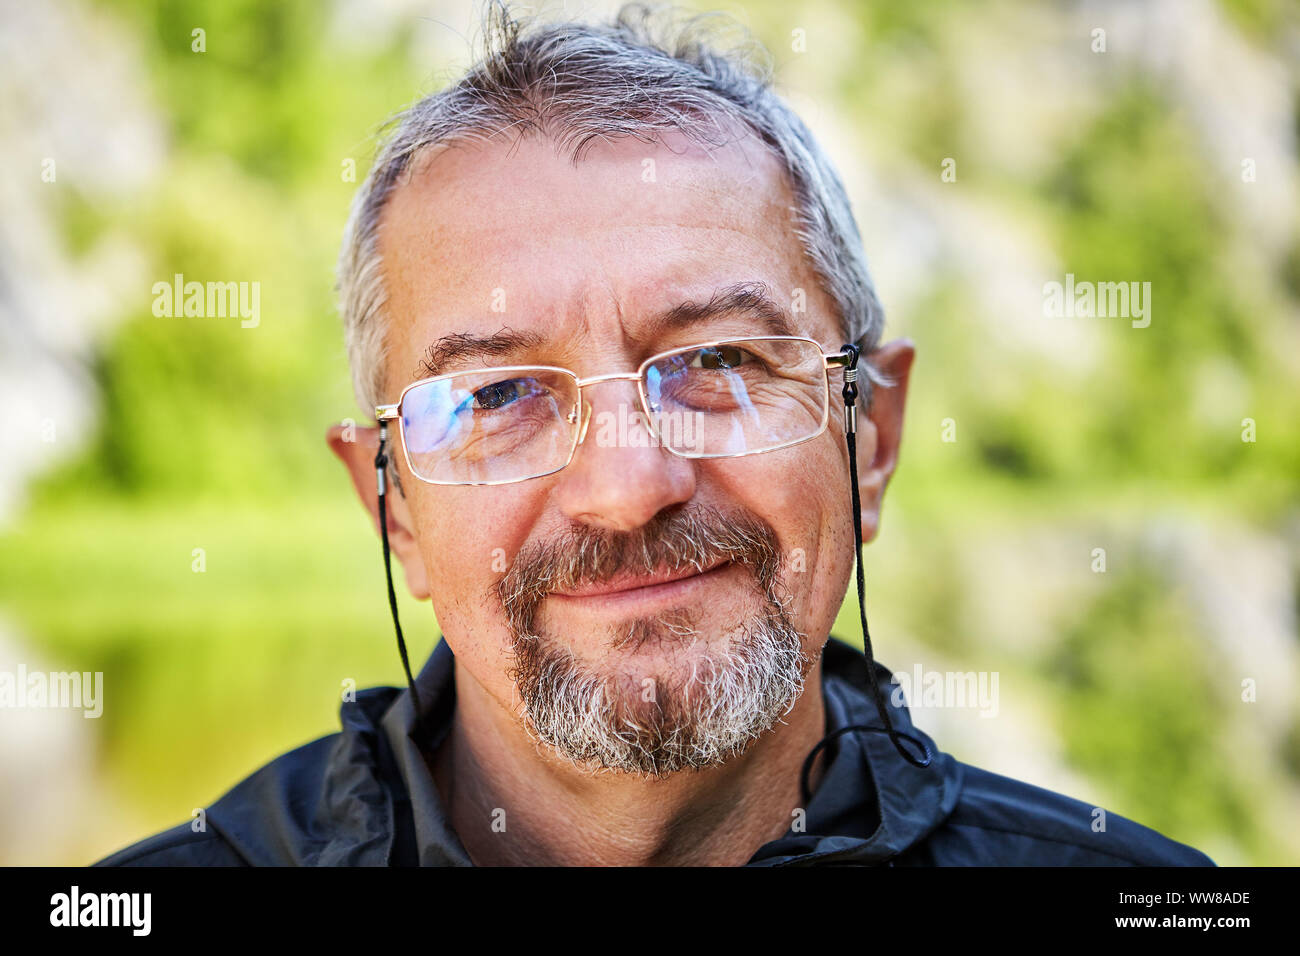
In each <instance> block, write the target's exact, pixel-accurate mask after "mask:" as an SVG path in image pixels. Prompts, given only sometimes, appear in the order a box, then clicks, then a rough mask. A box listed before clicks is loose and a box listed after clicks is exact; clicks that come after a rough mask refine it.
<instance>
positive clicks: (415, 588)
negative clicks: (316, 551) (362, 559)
mask: <svg viewBox="0 0 1300 956" xmlns="http://www.w3.org/2000/svg"><path fill="white" fill-rule="evenodd" d="M325 441H326V443H327V444H328V445H329V447H330V450H331V451H332V452H334V455H335V457H336V458H338V459H339V461H340V462H342V463H343V466H344V467H345V468H346V469H347V471H348V475H349V476H350V477H351V478H352V487H353V488H354V489H355V490H356V493H357V497H358V498H359V499H360V500H361V505H362V507H363V508H365V509H366V512H367V513H368V514H369V515H370V520H371V523H372V525H373V527H374V529H375V535H376V536H379V533H380V532H379V488H378V482H377V480H376V476H375V455H376V453H377V452H378V450H379V429H378V428H372V427H358V426H355V425H346V426H345V425H333V426H331V427H330V428H329V430H328V431H327V432H326V433H325ZM392 454H393V441H392V433H391V432H390V433H389V455H390V456H391V455H392ZM384 500H385V510H386V511H387V525H388V545H389V548H390V549H391V551H392V553H393V554H394V555H396V557H397V559H398V560H399V561H400V562H401V563H402V568H403V569H404V570H405V571H406V586H407V589H408V590H409V591H410V592H411V594H412V596H414V597H415V599H416V600H419V601H425V600H428V599H429V597H430V590H429V576H428V573H427V571H426V569H425V566H424V558H423V556H422V555H421V554H420V548H419V541H418V540H417V538H416V536H415V534H414V531H413V528H412V526H411V513H410V508H409V507H408V505H407V502H406V500H405V499H404V498H403V497H402V495H401V494H399V493H398V492H397V490H396V489H395V488H394V486H393V484H392V482H389V483H388V488H387V493H386V494H385V495H384Z"/></svg>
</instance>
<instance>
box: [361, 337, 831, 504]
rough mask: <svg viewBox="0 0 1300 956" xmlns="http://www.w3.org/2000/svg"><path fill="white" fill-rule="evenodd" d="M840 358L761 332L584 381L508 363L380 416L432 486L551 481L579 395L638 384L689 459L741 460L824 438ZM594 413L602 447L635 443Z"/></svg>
mask: <svg viewBox="0 0 1300 956" xmlns="http://www.w3.org/2000/svg"><path fill="white" fill-rule="evenodd" d="M849 365H850V359H849V356H848V355H847V354H846V353H844V352H840V353H830V354H826V353H823V352H822V347H821V345H819V344H818V343H817V342H816V341H815V340H813V339H809V338H802V337H798V336H764V337H759V338H745V339H728V340H723V341H718V342H706V343H703V344H700V345H692V346H688V347H686V348H679V349H673V350H671V351H668V352H661V353H659V354H658V355H652V356H651V357H650V358H648V359H646V360H645V361H644V362H642V363H641V366H640V368H638V369H637V370H636V371H635V372H616V373H613V374H609V375H595V376H591V377H589V378H579V377H578V376H577V375H575V374H574V373H573V372H571V371H569V370H568V369H565V368H558V367H555V366H549V365H509V366H504V367H499V368H485V369H478V370H475V371H471V372H454V373H451V374H448V375H439V376H436V377H434V378H427V379H423V380H422V381H419V382H414V383H412V384H411V385H408V386H407V387H406V388H405V389H403V390H402V394H401V396H400V397H399V398H398V401H397V402H396V404H393V405H380V406H378V407H377V408H376V410H375V416H376V418H377V419H378V420H379V422H380V423H381V424H382V423H385V422H389V421H396V422H397V423H398V431H399V434H400V435H401V442H402V448H403V451H404V453H405V455H406V463H407V465H408V466H409V467H410V470H411V473H412V474H413V475H415V476H416V477H417V478H419V479H420V480H421V481H426V482H428V483H430V484H435V485H499V484H507V483H510V482H516V481H526V480H528V479H529V478H540V477H542V476H544V475H550V474H554V473H555V472H557V471H559V470H560V469H562V468H564V467H565V466H566V465H568V464H569V463H570V462H571V461H572V460H573V456H574V454H575V453H576V452H577V449H578V446H579V445H581V444H582V442H583V440H584V439H585V438H586V436H587V432H588V426H589V425H590V424H591V418H592V408H591V405H590V403H588V402H585V401H584V400H583V396H582V390H583V389H584V388H586V387H588V386H590V385H597V384H600V383H602V382H618V381H632V382H636V384H637V391H638V397H639V399H640V402H639V404H640V409H639V410H638V412H637V413H636V414H635V415H634V416H633V417H634V418H635V419H639V421H633V422H632V423H631V428H633V429H639V428H641V427H644V428H645V429H646V430H647V431H648V432H649V438H650V439H651V441H653V443H654V444H656V445H661V446H662V447H664V448H667V449H668V450H669V451H670V452H672V453H673V454H675V455H679V456H681V457H683V458H697V459H698V458H737V457H740V456H742V455H755V454H759V453H761V452H767V451H775V450H777V449H779V448H788V447H790V446H791V445H798V444H800V443H802V442H806V441H809V440H811V439H813V438H816V437H817V436H818V435H820V434H821V433H822V432H823V431H825V430H826V424H827V422H828V420H829V418H830V379H829V374H828V373H829V369H831V368H832V367H836V366H844V367H848V366H849ZM610 414H611V413H608V412H602V413H601V414H600V415H597V416H596V418H597V422H596V425H597V441H598V442H601V443H605V442H606V441H608V439H609V436H610V435H611V434H612V435H614V436H615V438H614V440H615V442H619V441H620V439H621V441H622V442H625V443H632V444H635V443H636V442H635V441H634V440H632V438H631V435H630V434H629V431H628V426H627V425H626V424H625V423H623V422H619V421H617V420H611V419H610V418H609V417H607V416H609V415H610Z"/></svg>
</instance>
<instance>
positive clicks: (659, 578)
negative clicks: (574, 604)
mask: <svg viewBox="0 0 1300 956" xmlns="http://www.w3.org/2000/svg"><path fill="white" fill-rule="evenodd" d="M729 564H730V562H729V561H719V562H718V563H717V564H714V565H712V566H710V567H707V568H705V569H704V570H703V571H697V570H695V568H693V567H688V568H683V569H681V570H678V571H660V572H658V573H650V574H645V573H641V574H617V575H615V576H614V577H612V578H609V579H607V580H604V581H596V582H593V583H591V584H588V585H584V586H583V587H580V588H574V589H571V590H567V591H553V592H551V595H552V596H555V597H564V598H589V597H624V596H625V597H635V596H637V595H647V596H648V595H650V594H653V593H655V591H656V590H657V589H659V588H662V587H664V586H665V585H677V584H682V583H684V582H687V581H692V580H694V579H696V578H704V577H705V576H707V575H711V574H714V573H717V572H718V571H721V570H722V569H723V568H725V567H727V566H728V565H729Z"/></svg>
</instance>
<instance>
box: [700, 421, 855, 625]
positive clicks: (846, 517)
mask: <svg viewBox="0 0 1300 956" xmlns="http://www.w3.org/2000/svg"><path fill="white" fill-rule="evenodd" d="M837 438H839V433H838V432H835V433H832V432H831V431H830V430H829V429H828V431H827V433H826V434H824V435H822V436H820V437H819V438H817V439H815V440H814V441H811V442H807V443H806V444H804V445H796V446H795V447H793V448H789V449H784V450H782V451H776V452H771V453H769V454H765V455H754V456H752V457H747V458H735V459H729V460H723V461H720V462H719V463H718V464H717V466H716V467H714V468H713V469H712V470H711V474H710V479H711V483H712V484H714V485H715V486H716V487H718V488H719V489H720V490H721V492H722V494H723V496H724V498H725V500H729V501H732V502H735V503H737V504H740V505H742V506H744V507H745V508H748V509H749V510H750V511H753V512H754V513H755V514H757V515H758V516H759V517H761V518H763V519H764V520H765V521H767V523H768V524H770V525H771V526H772V529H773V530H774V531H775V532H776V535H777V539H778V540H779V541H780V545H781V550H782V552H783V556H784V570H783V573H782V582H783V584H784V586H785V588H786V590H787V591H788V592H789V594H790V597H791V598H792V599H793V605H792V608H791V612H792V615H793V618H794V623H795V626H796V627H798V628H799V630H801V631H804V632H806V633H808V634H809V635H810V636H812V637H814V638H820V637H821V636H824V635H825V634H826V633H827V632H828V631H829V629H830V626H831V623H832V622H833V621H834V619H835V615H836V614H837V613H838V611H839V609H840V604H841V603H842V601H843V599H844V593H845V589H846V587H847V586H848V581H849V576H850V574H851V572H852V570H853V526H852V524H851V523H850V513H851V511H852V505H851V503H850V498H849V481H848V453H847V450H846V449H843V448H837V446H836V444H835V440H836V439H837Z"/></svg>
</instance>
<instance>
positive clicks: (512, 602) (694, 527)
mask: <svg viewBox="0 0 1300 956" xmlns="http://www.w3.org/2000/svg"><path fill="white" fill-rule="evenodd" d="M724 561H730V562H733V563H736V564H741V565H744V566H745V567H748V568H749V569H750V571H751V572H752V573H753V575H754V577H755V579H756V580H757V581H758V584H759V587H761V588H762V589H763V592H764V593H765V594H771V593H772V592H773V588H774V587H775V584H776V579H777V573H778V571H779V569H780V565H781V551H780V548H779V546H778V543H777V537H776V532H775V531H773V530H772V527H771V525H769V524H768V523H767V522H766V521H764V520H763V519H762V518H760V517H758V516H757V515H755V514H754V513H753V512H750V511H746V510H737V511H729V512H723V511H721V510H719V509H717V508H715V507H712V506H709V505H700V506H696V507H693V508H685V507H681V508H678V509H676V510H671V511H664V512H660V513H659V514H657V515H655V516H654V517H653V518H651V519H650V520H649V521H647V522H646V523H645V524H644V525H642V526H641V527H639V528H637V529H635V530H634V531H610V530H608V529H604V528H592V527H589V526H586V525H580V524H574V525H571V526H570V527H569V528H568V529H566V530H565V531H563V532H561V533H560V534H559V535H557V536H556V537H554V538H552V539H550V540H547V541H538V542H534V543H532V544H528V545H525V546H524V547H523V548H521V549H520V550H519V553H518V554H517V555H516V556H515V560H514V561H513V562H512V564H511V566H510V568H509V570H508V571H507V572H506V573H505V575H504V576H503V577H502V578H501V580H500V581H498V582H497V583H496V585H494V587H493V591H494V592H495V594H496V597H497V599H498V600H499V601H500V602H501V606H502V607H503V608H504V609H505V612H506V616H507V618H508V619H509V621H510V624H511V626H512V628H513V629H514V631H515V633H516V634H526V633H528V632H529V630H530V629H531V625H532V620H533V614H534V612H535V611H536V609H537V606H538V605H539V604H540V603H541V602H542V600H543V599H544V598H545V597H546V595H547V594H549V593H551V592H552V591H558V590H568V589H572V588H577V587H581V586H584V585H591V584H597V583H600V582H603V581H607V580H609V579H610V578H613V577H615V576H616V575H619V574H621V573H624V572H641V573H647V574H648V573H653V572H655V571H668V572H676V571H684V570H686V569H688V568H694V569H695V570H696V571H704V570H705V569H706V568H708V567H711V566H713V565H717V564H719V563H722V562H724Z"/></svg>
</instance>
